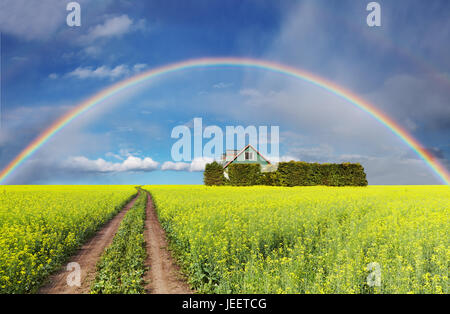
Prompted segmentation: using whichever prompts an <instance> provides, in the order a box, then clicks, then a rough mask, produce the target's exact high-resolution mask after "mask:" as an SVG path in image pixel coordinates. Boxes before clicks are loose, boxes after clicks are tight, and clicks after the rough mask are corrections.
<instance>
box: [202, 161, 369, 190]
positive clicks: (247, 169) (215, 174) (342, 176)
mask: <svg viewBox="0 0 450 314" xmlns="http://www.w3.org/2000/svg"><path fill="white" fill-rule="evenodd" d="M227 169H228V177H229V179H228V180H226V179H225V178H224V176H223V168H222V166H221V165H219V164H218V163H217V162H213V163H212V164H208V165H206V169H205V174H204V178H205V179H204V181H205V184H206V185H224V184H227V185H234V186H249V185H270V186H312V185H328V186H366V185H367V179H366V173H365V172H364V167H363V166H362V165H360V164H359V163H355V164H352V163H342V164H319V163H307V162H302V161H290V162H280V163H279V164H278V169H277V171H275V172H264V173H261V167H260V165H259V164H231V165H229V166H228V168H227Z"/></svg>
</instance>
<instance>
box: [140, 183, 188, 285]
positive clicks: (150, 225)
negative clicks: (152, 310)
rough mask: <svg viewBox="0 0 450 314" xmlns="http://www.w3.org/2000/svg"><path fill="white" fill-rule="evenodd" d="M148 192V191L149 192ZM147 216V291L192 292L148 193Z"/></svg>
mask: <svg viewBox="0 0 450 314" xmlns="http://www.w3.org/2000/svg"><path fill="white" fill-rule="evenodd" d="M147 193H148V192H147ZM146 211H147V213H146V214H147V217H146V222H145V233H144V235H145V242H146V246H147V253H148V257H147V261H146V266H147V267H148V271H147V272H146V274H145V276H144V279H145V281H146V282H147V284H146V287H145V288H146V291H147V293H151V294H191V293H193V291H192V290H191V289H190V287H189V285H188V284H187V282H186V280H185V278H183V276H182V274H181V272H180V268H179V267H178V266H177V264H176V263H175V260H174V259H173V257H172V255H171V253H170V251H169V250H168V247H167V238H166V233H165V232H164V230H163V229H162V227H161V224H160V223H159V221H158V217H157V215H156V211H155V206H154V204H153V200H152V198H151V196H150V194H149V193H148V198H147V208H146Z"/></svg>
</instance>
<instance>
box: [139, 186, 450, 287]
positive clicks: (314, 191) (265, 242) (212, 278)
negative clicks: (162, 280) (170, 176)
mask: <svg viewBox="0 0 450 314" xmlns="http://www.w3.org/2000/svg"><path fill="white" fill-rule="evenodd" d="M145 188H146V189H147V190H149V191H150V193H151V194H152V197H153V199H154V201H155V204H156V207H157V212H158V216H159V219H160V221H161V223H162V225H163V227H164V228H165V230H166V231H167V233H168V236H169V239H170V242H171V246H172V248H173V250H174V251H175V255H176V257H177V259H178V260H179V262H180V264H181V266H182V268H183V269H184V271H185V272H186V274H187V275H188V276H189V280H190V283H191V284H192V286H193V288H194V289H196V290H197V291H199V292H206V293H449V292H450V291H449V284H448V283H449V280H448V270H449V260H450V248H449V233H448V231H449V222H450V221H449V220H450V212H449V211H450V206H449V204H450V202H449V200H450V190H449V188H448V187H447V186H369V187H340V188H336V187H294V188H284V187H264V186H258V187H205V186H147V187H145ZM371 263H377V265H379V267H380V275H381V277H380V278H379V279H380V280H379V282H380V284H379V285H373V284H370V281H369V280H368V278H370V276H371V275H372V273H371V269H370V268H368V266H369V265H371Z"/></svg>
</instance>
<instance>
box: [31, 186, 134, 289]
mask: <svg viewBox="0 0 450 314" xmlns="http://www.w3.org/2000/svg"><path fill="white" fill-rule="evenodd" d="M138 196H139V193H138V195H137V196H136V197H135V198H133V199H132V200H131V201H130V202H129V203H128V204H127V205H125V207H124V208H123V209H122V210H121V211H120V212H119V213H118V214H117V215H116V216H115V217H114V218H113V219H111V220H110V221H109V222H108V223H107V224H106V225H105V226H104V227H103V228H102V229H101V230H100V231H98V232H97V233H96V234H95V236H93V237H92V238H91V239H90V240H89V241H88V242H87V243H85V244H84V245H83V246H82V247H81V249H80V250H79V251H78V252H77V253H76V254H75V255H74V256H73V257H72V258H71V259H70V260H69V263H71V262H76V263H78V264H79V265H80V269H81V286H80V287H78V286H69V285H68V284H67V277H68V275H69V274H70V271H67V269H66V265H64V267H62V268H61V269H60V270H59V271H58V272H56V273H55V274H53V275H51V276H50V277H49V279H48V282H47V283H46V284H45V285H44V286H43V287H41V288H40V289H39V291H38V293H40V294H87V293H89V290H90V287H91V283H92V282H93V280H94V279H95V274H96V265H97V262H98V260H99V259H100V257H101V255H102V253H103V251H104V250H105V248H106V247H108V246H109V245H110V244H111V242H112V240H113V238H114V235H115V234H116V232H117V230H118V229H119V225H120V222H121V221H122V219H123V216H125V214H126V213H127V211H128V210H129V209H130V208H131V207H133V205H134V203H135V202H136V199H137V198H138Z"/></svg>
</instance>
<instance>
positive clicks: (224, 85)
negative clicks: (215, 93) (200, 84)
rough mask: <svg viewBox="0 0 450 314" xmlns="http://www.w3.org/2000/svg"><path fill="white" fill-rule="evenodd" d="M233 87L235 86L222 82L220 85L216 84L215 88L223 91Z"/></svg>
mask: <svg viewBox="0 0 450 314" xmlns="http://www.w3.org/2000/svg"><path fill="white" fill-rule="evenodd" d="M231 86H233V83H225V82H220V83H217V84H214V85H213V88H218V89H221V88H228V87H231Z"/></svg>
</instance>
